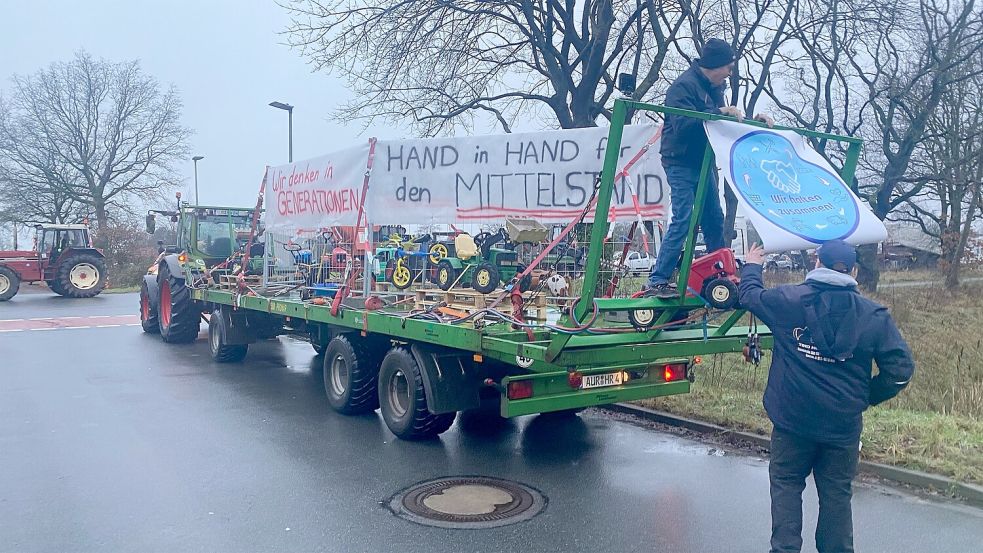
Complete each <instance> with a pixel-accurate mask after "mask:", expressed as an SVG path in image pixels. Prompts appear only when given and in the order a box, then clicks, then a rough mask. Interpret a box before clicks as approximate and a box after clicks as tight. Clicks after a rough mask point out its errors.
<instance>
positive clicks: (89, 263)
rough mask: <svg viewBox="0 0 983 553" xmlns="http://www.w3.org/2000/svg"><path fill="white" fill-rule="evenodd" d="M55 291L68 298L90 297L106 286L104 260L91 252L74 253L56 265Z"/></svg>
mask: <svg viewBox="0 0 983 553" xmlns="http://www.w3.org/2000/svg"><path fill="white" fill-rule="evenodd" d="M57 280H58V286H57V287H56V288H52V290H54V291H55V293H57V294H60V295H62V296H67V297H70V298H91V297H93V296H97V295H99V292H102V289H103V288H105V287H106V261H105V260H104V259H103V258H101V257H97V256H95V255H92V254H87V253H80V254H78V255H74V256H72V257H70V258H68V259H66V260H65V261H64V262H62V263H61V264H60V265H59V267H58V278H57Z"/></svg>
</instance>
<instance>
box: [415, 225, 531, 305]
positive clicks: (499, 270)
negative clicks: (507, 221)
mask: <svg viewBox="0 0 983 553" xmlns="http://www.w3.org/2000/svg"><path fill="white" fill-rule="evenodd" d="M497 244H501V245H502V247H495V246H496V245H497ZM434 257H436V256H434ZM523 270H525V266H523V265H522V264H521V263H519V256H518V254H517V253H516V251H515V243H513V242H511V241H510V240H509V234H508V232H507V231H506V230H505V228H500V229H498V232H494V233H491V232H481V233H478V234H476V235H475V236H474V237H473V238H472V237H471V235H469V234H466V233H462V234H459V235H458V236H457V237H456V238H455V239H454V254H453V255H452V256H448V257H444V258H443V259H440V261H438V262H437V275H436V279H435V280H436V281H437V286H439V287H440V289H441V290H450V289H451V288H452V287H454V286H470V287H471V288H474V289H475V290H476V291H478V292H481V293H482V294H489V293H491V292H493V291H494V290H495V289H496V288H498V285H499V283H508V282H510V281H511V280H512V279H513V278H515V276H516V275H517V274H519V273H521V272H522V271H523ZM531 283H532V277H531V276H529V275H527V276H526V278H524V279H523V281H522V282H520V283H519V289H520V290H522V291H526V290H528V289H529V288H530V285H531Z"/></svg>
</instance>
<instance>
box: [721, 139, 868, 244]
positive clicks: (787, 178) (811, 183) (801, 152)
mask: <svg viewBox="0 0 983 553" xmlns="http://www.w3.org/2000/svg"><path fill="white" fill-rule="evenodd" d="M705 126H706V130H707V136H708V137H709V138H710V144H711V145H712V146H713V152H714V155H715V157H716V160H717V167H718V169H719V171H720V175H721V177H722V178H723V179H724V180H726V181H727V182H728V183H729V184H730V186H731V187H732V189H733V190H734V192H735V193H736V195H737V197H738V199H739V201H740V210H741V212H742V213H743V214H744V215H745V216H746V217H747V218H748V219H749V220H750V221H751V223H752V224H753V225H754V228H755V230H757V231H758V234H759V235H760V236H761V239H762V241H763V242H764V248H765V250H766V251H769V252H775V251H787V250H798V249H810V248H815V247H816V246H817V245H819V244H822V243H823V242H825V241H827V240H834V239H841V240H845V241H847V242H849V243H851V244H855V245H858V244H872V243H875V242H880V241H882V240H884V239H885V238H887V230H886V229H885V228H884V224H883V223H882V222H881V221H880V220H879V219H878V218H877V217H876V216H875V215H874V214H873V213H872V212H871V211H870V209H868V208H867V206H866V205H865V204H864V203H863V202H861V201H860V199H859V198H858V197H857V196H856V195H855V194H854V193H853V192H852V191H851V190H850V188H849V187H848V186H847V185H846V183H844V182H843V180H842V179H841V178H840V176H839V175H838V174H837V173H836V171H834V170H833V168H832V167H830V165H829V163H827V162H826V160H825V159H824V158H823V157H822V156H821V155H819V153H818V152H816V151H815V150H813V149H812V148H811V147H810V146H809V144H808V142H806V140H805V138H803V137H802V136H801V135H799V134H797V133H794V132H791V131H778V130H766V129H761V128H758V127H752V126H750V125H743V124H740V123H734V122H730V121H707V122H706V123H705Z"/></svg>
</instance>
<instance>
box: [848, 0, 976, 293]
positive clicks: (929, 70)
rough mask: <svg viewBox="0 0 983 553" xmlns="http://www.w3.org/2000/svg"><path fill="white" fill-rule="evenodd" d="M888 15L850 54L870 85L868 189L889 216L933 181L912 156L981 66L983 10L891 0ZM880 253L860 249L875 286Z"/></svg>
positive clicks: (941, 1)
mask: <svg viewBox="0 0 983 553" xmlns="http://www.w3.org/2000/svg"><path fill="white" fill-rule="evenodd" d="M881 22H882V24H881V25H880V26H879V27H877V28H876V31H877V34H875V35H874V36H873V37H872V38H871V39H870V40H869V41H868V44H867V47H866V49H865V50H863V51H859V52H857V53H856V54H854V55H852V56H850V57H849V61H850V64H851V66H852V67H853V69H854V73H855V75H856V76H857V78H858V79H859V82H860V83H861V87H862V89H863V90H864V92H865V93H866V100H865V103H864V105H863V106H862V107H861V111H862V113H863V115H862V117H863V118H864V119H865V121H864V125H863V126H862V127H861V129H860V132H861V134H863V135H865V138H867V139H868V144H869V145H870V147H868V148H867V150H866V155H865V156H864V162H865V165H866V167H865V169H866V173H867V174H868V175H869V176H870V177H871V178H869V179H865V181H864V183H863V184H864V185H866V186H861V190H862V191H863V192H864V195H865V196H866V198H867V199H868V201H869V202H870V206H871V208H872V210H873V211H874V214H875V215H877V216H878V217H879V218H881V219H885V218H886V217H887V216H888V214H889V213H891V212H892V211H893V210H894V209H895V208H897V207H898V206H900V205H903V204H905V203H906V202H907V201H908V200H909V199H911V198H913V197H914V196H916V195H917V194H918V193H919V192H920V190H921V187H922V186H924V185H925V183H926V182H927V179H925V178H924V177H922V176H919V175H915V174H913V172H912V171H911V169H912V167H911V165H912V160H913V159H914V158H915V155H916V153H917V152H918V150H919V148H920V147H922V146H923V145H924V143H925V141H926V140H927V139H928V137H929V122H930V121H931V119H932V117H933V115H934V114H935V112H936V110H937V109H938V108H939V105H940V103H941V102H942V100H943V98H944V97H945V94H946V93H947V91H949V90H950V89H951V87H952V86H954V85H956V84H958V83H959V82H960V81H963V80H967V79H970V78H972V77H973V76H974V75H975V74H976V73H977V72H978V71H979V70H978V69H974V70H973V71H966V70H965V67H966V65H967V64H972V61H973V60H974V58H975V57H976V56H977V55H979V53H980V51H981V49H983V13H981V11H980V9H979V8H978V7H977V5H976V2H975V0H920V1H919V3H918V5H917V6H915V7H914V9H908V8H907V5H906V4H904V3H903V2H894V3H892V4H889V5H885V6H883V10H882V13H881ZM876 254H877V249H876V245H870V246H864V247H862V248H861V249H860V275H859V277H858V280H860V283H861V284H862V285H863V286H864V287H865V288H867V289H870V290H876V288H877V283H878V280H879V278H880V271H879V269H878V266H877V263H876Z"/></svg>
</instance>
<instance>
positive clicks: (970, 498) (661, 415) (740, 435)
mask: <svg viewBox="0 0 983 553" xmlns="http://www.w3.org/2000/svg"><path fill="white" fill-rule="evenodd" d="M601 409H607V410H609V411H614V412H617V413H625V414H629V415H635V416H637V417H641V418H643V419H647V420H650V421H655V422H659V423H662V424H666V425H669V426H675V427H679V428H685V429H687V430H692V431H694V432H700V433H702V434H718V435H721V436H723V437H725V438H734V439H737V440H741V441H745V442H750V443H752V444H754V445H756V446H759V447H762V448H764V449H770V447H771V440H770V439H769V438H768V437H767V436H762V435H760V434H752V433H750V432H741V431H739V430H733V429H730V428H725V427H723V426H720V425H716V424H712V423H708V422H703V421H698V420H695V419H689V418H686V417H679V416H676V415H672V414H669V413H666V412H663V411H656V410H655V409H649V408H647V407H639V406H636V405H627V404H624V403H615V404H611V405H604V406H602V407H601ZM860 470H861V471H863V472H866V473H869V474H874V475H876V476H879V477H881V478H885V479H887V480H893V481H895V482H901V483H903V484H908V485H911V486H916V487H919V488H932V489H935V490H938V491H942V492H945V493H949V494H952V495H954V496H956V497H959V498H960V499H963V500H964V501H966V502H967V503H968V504H970V505H973V506H974V507H983V487H981V486H976V485H974V484H966V483H963V482H959V481H956V480H953V479H952V478H948V477H945V476H939V475H937V474H929V473H927V472H922V471H918V470H913V469H906V468H900V467H895V466H892V465H885V464H882V463H873V462H870V461H860Z"/></svg>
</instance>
